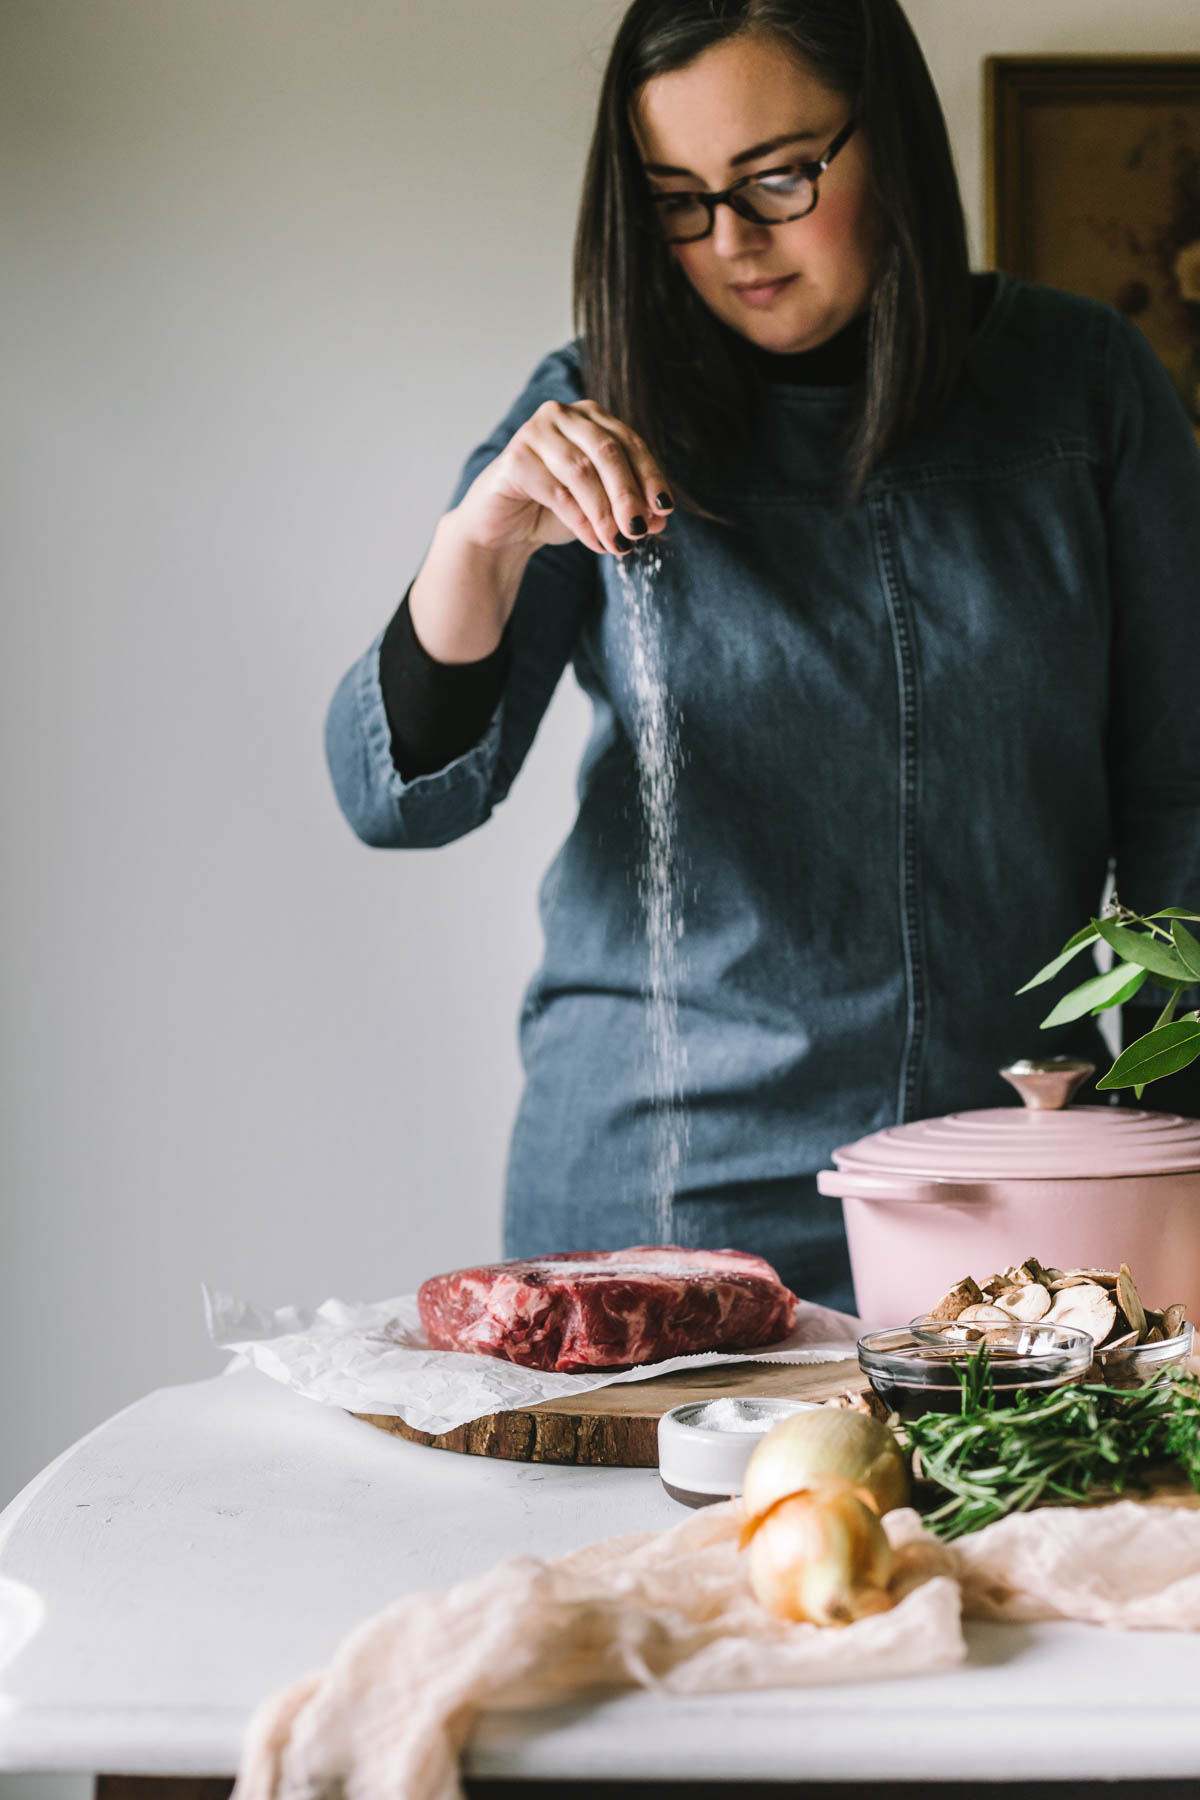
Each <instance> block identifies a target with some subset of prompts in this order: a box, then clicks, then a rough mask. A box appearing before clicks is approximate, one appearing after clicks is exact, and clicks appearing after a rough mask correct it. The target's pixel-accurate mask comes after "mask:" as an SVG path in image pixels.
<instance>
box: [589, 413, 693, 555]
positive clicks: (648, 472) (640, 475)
mask: <svg viewBox="0 0 1200 1800" xmlns="http://www.w3.org/2000/svg"><path fill="white" fill-rule="evenodd" d="M567 410H569V412H570V414H572V418H574V419H576V421H578V419H587V421H590V423H592V425H594V427H596V428H597V430H601V432H606V434H610V436H612V437H615V439H617V443H619V445H621V448H622V450H624V459H626V464H628V477H630V481H631V484H633V490H635V499H637V511H639V515H644V517H648V522H649V529H651V531H653V533H658V531H662V527H664V524H666V520H667V518H669V515H671V511H673V500H671V491H669V488H667V479H666V475H664V473H662V470H660V468H658V463H657V461H655V457H653V454H651V450H649V445H648V443H646V441H644V439H642V437H639V436H637V432H635V430H633V428H631V427H628V425H624V423H622V421H621V419H613V416H612V414H610V412H604V410H603V409H601V407H597V405H596V401H592V400H581V401H579V403H578V405H574V407H569V409H567ZM567 430H570V427H567ZM585 448H587V445H585ZM631 522H633V520H631V518H630V524H631Z"/></svg>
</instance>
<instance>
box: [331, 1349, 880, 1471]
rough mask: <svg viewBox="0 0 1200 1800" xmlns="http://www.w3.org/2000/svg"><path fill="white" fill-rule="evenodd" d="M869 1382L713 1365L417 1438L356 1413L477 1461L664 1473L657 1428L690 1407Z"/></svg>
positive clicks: (848, 1373) (374, 1416)
mask: <svg viewBox="0 0 1200 1800" xmlns="http://www.w3.org/2000/svg"><path fill="white" fill-rule="evenodd" d="M866 1385H867V1379H866V1376H865V1375H863V1374H862V1372H861V1370H860V1369H859V1366H858V1362H857V1360H856V1359H853V1358H852V1359H850V1360H849V1361H847V1362H836V1363H765V1362H740V1363H710V1364H709V1365H707V1366H706V1367H705V1368H703V1369H693V1370H689V1371H687V1372H685V1373H681V1372H678V1371H677V1372H676V1373H675V1374H672V1375H654V1376H652V1377H651V1378H650V1380H648V1381H626V1382H621V1383H619V1384H618V1385H617V1386H616V1387H603V1388H593V1389H592V1390H591V1392H590V1393H587V1394H573V1395H572V1396H571V1397H570V1399H567V1400H542V1401H540V1402H539V1403H538V1405H536V1406H527V1407H522V1408H520V1409H519V1410H517V1411H515V1412H500V1413H488V1414H487V1415H486V1416H485V1417H484V1418H482V1419H472V1420H470V1422H469V1423H468V1424H466V1425H459V1426H457V1427H456V1428H455V1429H454V1430H453V1431H442V1432H438V1433H436V1434H433V1433H430V1432H427V1431H414V1430H413V1428H412V1426H411V1425H406V1424H405V1423H404V1421H403V1419H397V1418H393V1417H392V1416H391V1415H390V1414H386V1413H355V1414H354V1417H355V1418H356V1419H365V1420H366V1422H367V1424H368V1425H375V1426H377V1427H378V1428H379V1430H380V1431H389V1432H391V1433H392V1434H393V1435H394V1436H396V1437H402V1438H408V1440H409V1441H410V1443H414V1444H429V1445H430V1446H431V1447H432V1448H433V1449H435V1450H461V1451H465V1452H467V1454H468V1455H471V1456H500V1457H505V1458H506V1459H507V1460H508V1461H510V1462H557V1463H607V1464H609V1465H610V1466H613V1467H617V1468H623V1469H654V1468H657V1467H658V1421H659V1419H660V1418H661V1417H662V1415H663V1413H665V1412H670V1410H671V1408H672V1407H673V1406H683V1405H684V1404H685V1403H686V1402H687V1401H689V1400H716V1399H719V1398H720V1396H721V1395H722V1394H739V1395H742V1396H744V1397H747V1398H749V1397H753V1398H755V1399H762V1398H770V1399H773V1400H782V1399H796V1400H828V1399H830V1398H831V1397H832V1396H833V1395H834V1394H845V1393H855V1394H858V1393H861V1392H862V1391H863V1389H864V1388H865V1387H866Z"/></svg>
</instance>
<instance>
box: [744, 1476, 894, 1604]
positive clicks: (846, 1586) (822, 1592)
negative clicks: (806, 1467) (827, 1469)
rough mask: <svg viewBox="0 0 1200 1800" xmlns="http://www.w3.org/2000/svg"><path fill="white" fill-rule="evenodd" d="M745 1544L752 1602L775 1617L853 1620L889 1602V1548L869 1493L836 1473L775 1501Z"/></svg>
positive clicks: (753, 1523) (750, 1527) (752, 1524)
mask: <svg viewBox="0 0 1200 1800" xmlns="http://www.w3.org/2000/svg"><path fill="white" fill-rule="evenodd" d="M742 1543H743V1544H746V1543H748V1544H749V1547H750V1556H749V1570H748V1572H749V1576H750V1586H751V1588H752V1589H753V1592H754V1596H755V1599H756V1600H757V1601H758V1602H759V1604H760V1605H761V1606H763V1607H765V1608H766V1610H767V1611H768V1612H770V1613H774V1614H775V1616H776V1617H777V1618H781V1619H789V1620H792V1621H793V1622H797V1623H799V1622H805V1623H808V1624H811V1625H834V1626H840V1625H852V1624H853V1623H854V1622H855V1620H857V1619H863V1618H866V1617H868V1616H869V1615H870V1614H872V1613H879V1612H887V1611H888V1610H889V1609H890V1607H891V1605H892V1601H891V1598H890V1597H889V1595H888V1592H887V1584H888V1578H889V1576H890V1575H891V1572H892V1549H891V1545H890V1544H889V1543H888V1540H887V1537H886V1535H885V1533H884V1529H883V1526H882V1525H881V1524H880V1522H879V1515H878V1513H877V1512H876V1511H875V1508H874V1506H873V1505H872V1503H871V1496H870V1495H869V1494H867V1493H864V1492H863V1491H862V1490H861V1489H857V1488H855V1487H853V1486H852V1485H851V1483H850V1482H848V1481H844V1480H842V1479H840V1478H839V1477H837V1476H822V1477H818V1478H817V1479H815V1480H814V1482H813V1485H812V1486H811V1487H809V1488H806V1489H804V1490H803V1491H802V1492H800V1493H796V1494H788V1495H786V1496H785V1497H784V1498H783V1499H782V1500H777V1501H776V1502H775V1503H774V1505H773V1506H771V1507H770V1508H769V1509H768V1510H767V1511H766V1512H764V1513H760V1514H759V1515H758V1516H757V1517H756V1518H754V1519H751V1520H750V1521H749V1522H748V1523H747V1524H746V1526H745V1527H744V1529H743V1532H742Z"/></svg>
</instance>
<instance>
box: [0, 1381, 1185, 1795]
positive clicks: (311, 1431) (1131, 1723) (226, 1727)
mask: <svg viewBox="0 0 1200 1800" xmlns="http://www.w3.org/2000/svg"><path fill="white" fill-rule="evenodd" d="M683 1516H684V1514H683V1512H682V1510H681V1509H680V1508H679V1507H677V1506H676V1504H675V1503H674V1502H673V1501H671V1500H670V1499H668V1497H667V1496H666V1495H665V1494H664V1493H663V1491H662V1489H661V1487H660V1485H659V1482H658V1477H657V1475H656V1473H655V1472H654V1471H653V1470H641V1469H589V1468H567V1467H557V1466H551V1465H547V1464H537V1465H530V1464H522V1463H504V1462H492V1461H487V1460H484V1459H482V1458H478V1457H466V1456H456V1455H453V1454H450V1453H447V1452H444V1451H435V1450H429V1449H425V1448H423V1447H421V1446H418V1445H414V1444H409V1443H406V1442H404V1441H403V1440H402V1439H399V1438H395V1437H391V1436H389V1435H386V1434H385V1433H383V1432H380V1431H376V1430H374V1429H373V1428H372V1427H371V1426H369V1425H365V1424H363V1423H361V1422H360V1421H358V1420H356V1419H353V1418H351V1417H349V1416H348V1415H346V1414H344V1413H341V1412H337V1411H334V1410H332V1409H328V1408H325V1407H322V1406H319V1405H317V1404H316V1403H314V1402H311V1401H307V1400H303V1399H300V1398H299V1397H298V1396H296V1395H293V1394H291V1393H289V1392H287V1391H286V1390H285V1389H283V1388H282V1387H279V1386H277V1385H276V1384H275V1383H274V1382H272V1381H270V1380H269V1379H268V1378H267V1377H265V1376H262V1375H258V1374H255V1373H252V1372H249V1371H242V1372H239V1373H236V1374H233V1375H228V1376H219V1377H217V1378H215V1379H214V1380H211V1381H204V1382H197V1383H194V1384H192V1385H189V1386H186V1387H172V1388H162V1389H159V1390H158V1391H157V1392H155V1393H152V1394H149V1395H148V1396H147V1397H146V1398H145V1399H144V1400H140V1401H138V1402H137V1404H136V1405H134V1406H131V1407H129V1408H127V1409H126V1410H125V1411H124V1412H121V1413H118V1414H117V1416H116V1417H115V1418H113V1419H110V1420H109V1421H108V1422H107V1424H104V1425H102V1426H100V1427H99V1428H98V1429H97V1430H96V1431H93V1432H92V1433H91V1434H90V1435H89V1436H87V1437H85V1438H83V1439H82V1440H81V1441H80V1442H79V1443H78V1444H76V1445H75V1446H74V1448H73V1449H71V1450H69V1451H67V1452H66V1453H65V1454H64V1455H63V1456H61V1457H59V1458H58V1460H57V1461H56V1462H54V1463H52V1464H51V1465H50V1466H49V1468H47V1469H46V1470H44V1471H43V1473H42V1474H41V1475H40V1476H39V1477H38V1478H37V1479H36V1480H35V1481H34V1482H32V1483H31V1484H30V1486H29V1487H28V1488H26V1489H25V1491H24V1492H23V1493H22V1494H21V1495H19V1496H18V1498H17V1499H16V1500H14V1501H13V1502H12V1504H11V1505H10V1506H9V1507H8V1508H7V1509H6V1511H5V1512H4V1513H3V1514H0V1771H2V1770H24V1771H51V1770H55V1771H58V1770H65V1771H93V1772H95V1771H120V1772H122V1773H124V1774H127V1775H131V1776H176V1777H178V1776H188V1775H193V1776H195V1775H210V1776H219V1775H232V1773H233V1771H234V1769H235V1768H236V1766H237V1760H238V1752H239V1745H240V1742H241V1737H242V1732H243V1728H244V1726H245V1724H246V1721H247V1719H248V1717H249V1715H250V1712H251V1710H252V1708H253V1707H254V1705H255V1704H256V1703H257V1702H258V1701H259V1700H260V1699H261V1698H262V1696H263V1695H264V1694H266V1693H268V1692H270V1691H272V1690H273V1689H275V1688H276V1687H279V1686H282V1685H284V1684H286V1683H288V1682H289V1681H291V1680H292V1679H293V1678H295V1677H296V1676H297V1675H300V1674H302V1673H304V1672H306V1671H308V1670H310V1669H314V1668H317V1667H320V1666H321V1665H323V1664H324V1663H325V1662H326V1661H327V1659H328V1658H329V1656H330V1654H331V1653H332V1651H333V1650H334V1647H335V1646H336V1644H337V1643H338V1641H339V1639H340V1638H341V1637H342V1635H343V1634H344V1633H345V1632H346V1631H347V1630H348V1629H349V1628H350V1627H351V1626H353V1625H355V1624H356V1623H358V1622H359V1621H360V1620H361V1619H362V1618H364V1617H365V1616H366V1615H368V1614H369V1613H372V1612H375V1611H377V1610H378V1609H379V1608H380V1607H382V1606H383V1605H385V1604H387V1603H388V1602H389V1601H390V1600H392V1599H394V1598H395V1597H396V1596H397V1595H399V1594H402V1593H405V1592H409V1591H413V1590H416V1589H422V1588H432V1587H441V1586H444V1585H447V1584H449V1583H451V1582H454V1581H457V1580H459V1579H460V1578H462V1577H465V1576H469V1575H474V1574H477V1573H479V1572H480V1571H482V1570H483V1569H485V1568H486V1567H488V1566H489V1565H490V1564H491V1563H493V1562H495V1561H496V1560H498V1559H499V1558H501V1557H503V1556H507V1555H511V1554H513V1553H516V1552H532V1553H534V1554H537V1555H540V1556H553V1555H556V1554H558V1553H560V1552H562V1551H565V1550H567V1549H570V1548H573V1547H574V1546H576V1545H579V1544H582V1543H586V1542H588V1541H590V1540H592V1539H595V1538H599V1537H605V1536H608V1535H609V1534H611V1533H614V1532H623V1531H636V1530H647V1529H656V1528H658V1527H662V1526H666V1525H669V1524H673V1523H676V1522H677V1521H678V1520H679V1519H680V1518H682V1517H683ZM968 1635H969V1638H970V1647H971V1654H970V1659H969V1662H968V1663H967V1664H966V1665H965V1666H964V1667H962V1668H961V1669H959V1670H957V1671H955V1672H953V1673H951V1674H946V1675H940V1676H936V1677H923V1678H919V1679H913V1680H897V1681H889V1682H873V1683H869V1684H858V1685H853V1686H845V1687H826V1688H812V1689H807V1690H788V1691H783V1690H781V1691H778V1692H770V1693H758V1694H744V1695H727V1696H722V1695H718V1696H707V1697H704V1698H702V1699H695V1700H692V1699H663V1698H658V1697H655V1696H652V1695H650V1694H647V1693H643V1692H634V1693H629V1694H624V1695H620V1696H618V1697H616V1698H609V1699H606V1700H604V1701H602V1702H600V1703H597V1704H594V1705H580V1706H571V1707H556V1708H553V1709H547V1710H545V1711H541V1712H537V1713H529V1714H517V1715H508V1714H496V1715H493V1716H489V1715H487V1714H484V1715H483V1716H482V1717H481V1718H480V1720H479V1722H478V1724H477V1728H476V1730H475V1732H474V1734H473V1736H472V1738H471V1742H470V1745H469V1749H468V1754H467V1759H466V1770H467V1773H468V1774H469V1775H471V1776H473V1777H475V1778H484V1777H487V1778H500V1777H504V1778H508V1779H512V1780H521V1781H534V1780H552V1779H557V1780H571V1779H574V1780H576V1781H577V1780H578V1778H579V1777H580V1776H581V1775H582V1774H588V1775H592V1776H604V1777H607V1778H610V1779H614V1780H627V1781H639V1780H640V1781H648V1780H654V1779H660V1780H665V1779H673V1780H677V1781H678V1780H689V1781H701V1780H707V1781H727V1780H728V1781H734V1780H738V1781H743V1782H745V1781H750V1780H765V1781H770V1780H774V1781H779V1780H781V1779H788V1780H795V1779H796V1778H797V1777H798V1776H800V1777H803V1779H805V1780H807V1781H809V1782H818V1781H831V1782H838V1783H851V1782H873V1783H877V1782H879V1781H881V1780H883V1779H887V1780H890V1781H913V1782H916V1781H919V1782H922V1783H928V1782H932V1781H940V1782H949V1781H956V1780H978V1779H979V1778H980V1776H981V1775H986V1776H987V1777H990V1778H991V1779H995V1778H996V1775H997V1773H999V1772H1000V1768H1002V1772H1003V1776H1004V1778H1005V1779H1006V1780H1008V1781H1010V1782H1018V1781H1022V1780H1038V1779H1041V1780H1065V1779H1073V1780H1076V1781H1079V1780H1085V1779H1086V1780H1097V1781H1108V1782H1111V1781H1113V1780H1120V1779H1127V1780H1137V1781H1140V1782H1141V1783H1145V1782H1147V1781H1150V1780H1153V1779H1156V1778H1157V1779H1164V1778H1168V1777H1175V1778H1184V1777H1190V1778H1196V1777H1200V1705H1198V1703H1197V1696H1198V1695H1200V1636H1192V1635H1174V1634H1171V1633H1165V1632H1143V1633H1138V1634H1136V1635H1131V1634H1120V1633H1109V1632H1105V1631H1102V1630H1099V1629H1096V1628H1092V1627H1089V1626H1079V1625H1043V1626H1037V1627H1010V1626H995V1625H991V1626H988V1625H979V1626H972V1627H971V1628H970V1629H969V1633H968ZM998 1765H1000V1768H998Z"/></svg>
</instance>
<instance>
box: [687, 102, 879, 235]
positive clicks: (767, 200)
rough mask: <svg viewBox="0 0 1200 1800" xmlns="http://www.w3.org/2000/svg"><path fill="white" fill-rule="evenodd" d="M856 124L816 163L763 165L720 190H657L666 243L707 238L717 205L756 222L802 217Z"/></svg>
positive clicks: (847, 127) (840, 134)
mask: <svg viewBox="0 0 1200 1800" xmlns="http://www.w3.org/2000/svg"><path fill="white" fill-rule="evenodd" d="M856 123H857V121H856V120H855V119H849V120H848V121H847V122H846V124H845V125H843V126H842V129H841V130H840V131H839V132H838V134H837V136H836V137H835V138H834V140H833V142H832V144H830V146H829V148H828V150H826V152H825V154H824V155H823V156H821V157H819V158H818V159H817V161H816V162H799V163H787V164H785V165H784V166H783V167H781V168H778V169H760V170H759V171H758V172H757V174H754V175H743V176H742V178H741V180H740V181H735V182H734V184H733V186H732V187H727V188H725V189H724V190H723V191H722V192H721V193H719V194H708V193H691V194H688V193H672V194H655V195H654V196H653V198H654V207H655V211H656V213H657V215H658V222H659V224H660V225H661V227H662V230H663V235H664V236H665V237H666V240H667V242H668V243H669V244H695V243H698V242H699V240H700V239H701V238H706V237H708V235H709V233H710V232H711V231H712V229H713V226H714V225H715V224H716V220H717V208H718V206H732V208H733V210H734V212H735V213H738V214H740V215H741V217H742V218H743V219H752V220H753V221H754V223H755V224H756V225H786V224H787V222H788V221H789V220H790V219H803V218H804V217H805V216H806V215H807V214H808V213H810V212H811V211H812V210H813V208H814V206H815V205H816V204H817V182H818V180H819V179H820V177H821V176H822V175H823V174H824V173H825V171H826V169H827V168H828V167H829V165H830V163H831V162H832V161H833V159H834V157H835V156H836V155H837V153H838V151H839V150H840V149H841V148H842V146H843V144H845V143H847V142H848V141H849V139H850V138H851V137H852V136H853V133H854V129H855V125H856Z"/></svg>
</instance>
